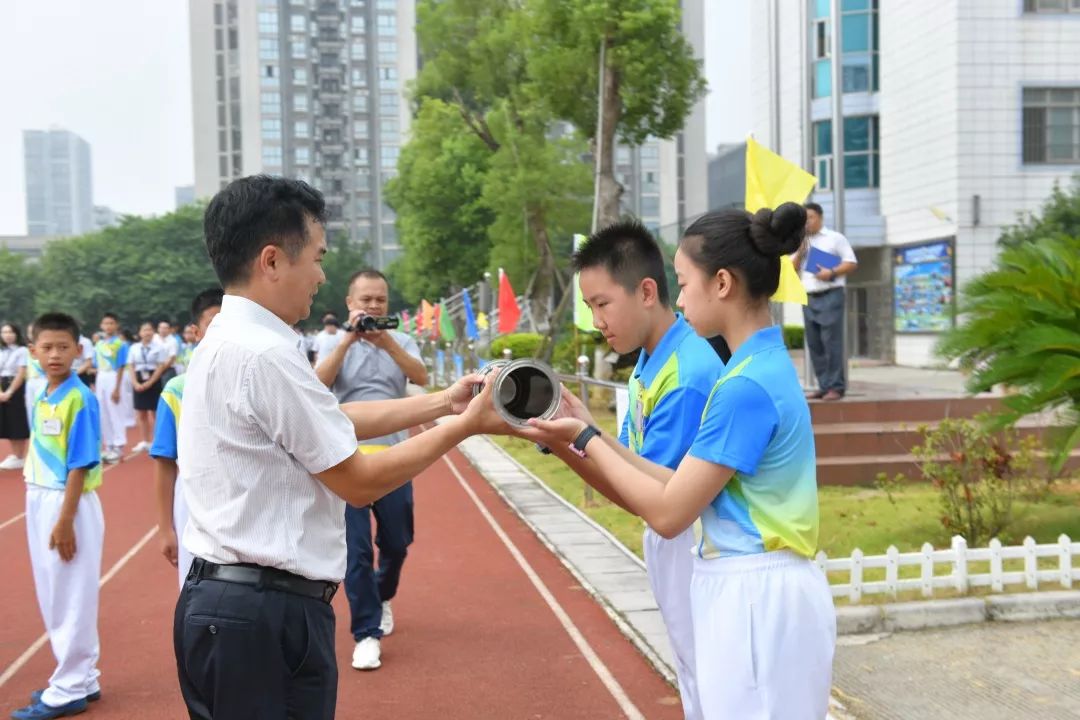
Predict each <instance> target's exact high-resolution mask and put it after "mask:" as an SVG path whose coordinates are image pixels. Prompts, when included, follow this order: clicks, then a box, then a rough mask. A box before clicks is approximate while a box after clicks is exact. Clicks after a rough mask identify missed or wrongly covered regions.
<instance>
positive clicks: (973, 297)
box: [938, 236, 1080, 469]
mask: <svg viewBox="0 0 1080 720" xmlns="http://www.w3.org/2000/svg"><path fill="white" fill-rule="evenodd" d="M960 314H961V316H962V318H963V322H962V323H961V324H960V325H958V326H957V327H956V328H954V329H952V330H950V331H949V332H947V333H945V334H944V335H943V336H942V338H941V340H940V342H939V345H938V352H939V353H940V354H941V355H942V356H943V357H945V358H948V359H956V360H959V361H960V363H961V365H962V366H963V367H965V368H967V369H969V370H970V371H971V377H970V380H969V382H968V389H969V390H971V391H972V392H986V391H989V390H991V389H993V388H994V386H995V385H999V384H1004V385H1007V386H1008V387H1009V388H1011V389H1012V390H1013V392H1012V393H1011V394H1008V395H1006V396H1005V398H1004V399H1003V400H1002V402H1003V403H1004V405H1005V408H1006V410H1005V411H1004V412H1002V413H1001V414H1000V415H998V416H997V417H996V420H995V424H996V425H998V426H1009V425H1013V424H1015V423H1016V421H1017V420H1019V419H1020V418H1022V417H1024V416H1025V415H1030V414H1032V413H1037V412H1041V411H1044V410H1050V409H1062V410H1063V411H1064V415H1065V416H1066V421H1067V423H1068V432H1066V433H1064V434H1063V436H1062V438H1061V442H1060V443H1059V444H1058V446H1057V450H1058V453H1057V457H1056V462H1055V469H1060V468H1061V466H1062V465H1063V464H1064V462H1065V460H1066V459H1067V457H1068V453H1069V451H1070V450H1071V449H1072V448H1074V447H1076V446H1077V444H1078V443H1080V236H1072V237H1069V236H1048V237H1042V238H1039V237H1030V238H1027V240H1026V241H1024V242H1014V243H1013V244H1011V245H1010V246H1008V247H1006V248H1005V249H1004V250H1003V251H1002V252H1001V255H1000V256H999V257H998V259H997V262H996V263H995V267H994V268H993V269H992V270H990V271H989V272H987V273H985V274H983V275H981V276H979V277H977V278H976V279H974V280H973V281H971V282H970V283H968V285H967V286H966V287H965V288H964V289H963V293H962V296H961V302H960Z"/></svg>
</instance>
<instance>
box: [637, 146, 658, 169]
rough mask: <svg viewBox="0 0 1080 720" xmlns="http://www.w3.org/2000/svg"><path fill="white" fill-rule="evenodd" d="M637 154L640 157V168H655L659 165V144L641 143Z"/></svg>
mask: <svg viewBox="0 0 1080 720" xmlns="http://www.w3.org/2000/svg"><path fill="white" fill-rule="evenodd" d="M638 156H639V157H640V158H641V167H642V168H648V169H655V168H659V167H660V146H659V145H653V144H650V145H642V146H641V149H640V150H639V151H638Z"/></svg>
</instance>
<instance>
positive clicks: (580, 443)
mask: <svg viewBox="0 0 1080 720" xmlns="http://www.w3.org/2000/svg"><path fill="white" fill-rule="evenodd" d="M594 437H600V428H598V427H596V426H594V425H587V426H586V427H585V429H584V430H582V431H581V432H580V433H578V436H577V437H576V438H574V442H572V443H570V449H571V450H572V451H574V453H576V454H577V455H579V456H580V457H586V455H585V446H586V445H588V444H589V441H590V440H592V439H593V438H594Z"/></svg>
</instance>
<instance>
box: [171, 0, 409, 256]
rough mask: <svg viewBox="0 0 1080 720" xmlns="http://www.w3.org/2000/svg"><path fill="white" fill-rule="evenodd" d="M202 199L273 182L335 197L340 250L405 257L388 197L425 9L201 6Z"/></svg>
mask: <svg viewBox="0 0 1080 720" xmlns="http://www.w3.org/2000/svg"><path fill="white" fill-rule="evenodd" d="M190 13H191V54H192V57H191V62H192V91H193V107H194V129H195V138H194V139H195V195H196V197H210V196H212V195H213V194H214V193H215V192H217V190H219V189H220V188H221V187H223V186H224V185H225V184H227V183H228V182H229V181H230V180H232V179H233V178H237V177H241V176H244V175H251V174H253V173H257V172H266V173H271V174H275V175H285V176H288V177H297V178H302V179H304V180H306V181H308V182H310V183H312V184H313V185H314V186H315V187H317V188H318V189H320V190H321V191H322V192H323V194H324V195H325V196H326V202H327V214H328V223H327V230H328V232H329V234H330V236H331V241H333V239H334V238H335V237H341V236H344V237H347V238H349V239H350V240H351V241H353V242H356V243H366V244H368V246H369V247H370V249H371V260H372V262H373V263H375V264H376V265H377V266H379V267H385V266H386V265H388V264H389V263H390V262H392V261H393V260H394V259H395V258H396V257H397V256H398V255H399V254H400V252H401V247H400V244H399V243H398V240H397V233H396V229H395V227H394V213H393V211H392V210H391V209H390V208H389V207H388V206H387V204H386V203H385V200H384V197H383V187H384V185H385V183H386V181H387V180H388V179H389V178H391V177H393V175H394V174H395V172H396V167H397V159H398V154H399V152H400V149H401V145H402V144H403V138H404V137H405V135H406V133H407V130H408V126H409V121H410V108H409V106H408V103H407V102H406V99H405V94H404V89H405V85H406V83H407V82H408V81H409V80H411V79H412V78H414V77H415V76H416V70H417V50H416V35H415V29H414V27H415V23H416V8H415V2H414V0H191V4H190Z"/></svg>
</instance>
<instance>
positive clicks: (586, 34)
mask: <svg viewBox="0 0 1080 720" xmlns="http://www.w3.org/2000/svg"><path fill="white" fill-rule="evenodd" d="M679 5H680V3H679V2H678V0H529V2H527V3H526V5H525V6H526V7H527V8H528V14H529V16H530V19H531V23H532V32H531V34H530V37H531V38H532V40H533V47H532V48H531V52H530V53H529V55H528V62H529V74H530V76H531V77H532V78H534V79H535V81H536V84H537V91H538V93H539V97H542V98H543V99H544V100H545V101H546V102H547V103H548V104H549V105H550V106H551V108H552V112H553V114H554V115H555V116H556V117H559V118H561V119H565V120H568V121H570V122H571V123H573V124H574V126H575V127H576V128H577V129H578V131H579V132H580V133H581V134H582V135H584V136H585V137H586V138H588V139H589V140H590V141H592V142H593V146H594V148H596V147H598V149H599V153H600V156H599V161H600V162H599V176H598V178H597V180H598V182H599V207H598V208H597V222H598V225H599V226H600V227H603V226H605V225H609V224H611V223H613V222H616V221H617V220H618V219H619V214H620V213H619V198H620V196H621V195H622V187H621V186H620V185H619V183H618V182H617V181H616V179H615V164H614V157H615V142H616V139H618V140H619V141H621V142H624V143H627V144H630V145H639V144H641V143H642V142H644V141H645V139H646V138H648V137H650V136H652V137H659V138H669V137H671V136H672V135H674V134H675V133H677V132H678V131H679V130H680V129H682V127H683V123H684V122H685V120H686V117H687V116H688V115H689V114H690V112H691V110H692V108H693V106H694V104H695V103H696V102H697V101H698V100H700V99H701V98H702V97H703V96H704V94H705V90H706V84H705V80H704V78H703V77H702V62H701V61H700V60H697V59H695V58H694V53H693V48H692V47H691V45H690V43H689V42H688V41H687V39H686V36H685V35H683V33H682V32H681V30H680V26H681V23H682V11H681V9H680V7H679ZM601 55H602V57H603V87H602V90H601V87H600V77H599V74H600V59H601ZM601 91H602V93H603V100H602V105H603V117H602V118H601V121H600V122H599V123H598V122H597V113H598V112H599V106H600V105H601V103H600V102H599V100H600V93H601ZM598 129H599V136H598V135H597V131H598Z"/></svg>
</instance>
